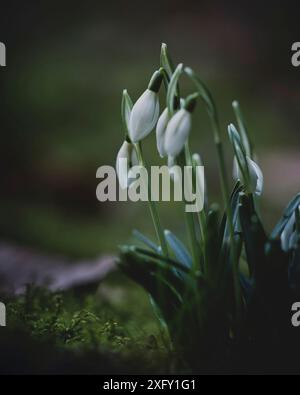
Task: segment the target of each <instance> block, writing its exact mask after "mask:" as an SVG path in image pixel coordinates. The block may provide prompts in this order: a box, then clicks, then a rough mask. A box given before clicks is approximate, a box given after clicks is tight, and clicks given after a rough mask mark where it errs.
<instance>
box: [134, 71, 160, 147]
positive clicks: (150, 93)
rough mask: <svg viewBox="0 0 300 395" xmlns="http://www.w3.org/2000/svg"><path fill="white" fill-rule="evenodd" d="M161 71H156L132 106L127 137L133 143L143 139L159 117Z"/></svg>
mask: <svg viewBox="0 0 300 395" xmlns="http://www.w3.org/2000/svg"><path fill="white" fill-rule="evenodd" d="M162 78H163V76H162V73H161V72H160V71H156V72H155V73H154V74H153V76H152V78H151V81H150V83H149V86H148V89H146V91H145V92H144V93H143V94H142V96H140V98H139V99H138V100H137V101H136V103H135V104H134V106H133V107H132V110H131V114H130V119H129V137H130V139H131V141H132V142H133V143H137V142H139V141H140V140H142V139H144V138H145V137H146V136H147V135H148V134H149V133H150V132H151V131H152V130H153V129H154V127H155V125H156V122H157V120H158V117H159V99H158V94H157V93H158V91H159V88H160V85H161V82H162Z"/></svg>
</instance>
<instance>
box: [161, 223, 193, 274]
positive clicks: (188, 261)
mask: <svg viewBox="0 0 300 395" xmlns="http://www.w3.org/2000/svg"><path fill="white" fill-rule="evenodd" d="M165 236H166V239H167V242H168V244H169V246H170V247H171V249H172V251H173V252H174V254H175V256H176V258H177V259H178V261H179V262H181V263H183V264H184V265H185V266H186V267H188V268H191V267H192V257H191V255H190V253H189V252H188V250H187V248H186V247H185V245H184V244H183V243H182V242H181V241H180V240H179V239H178V238H177V237H176V236H175V235H174V234H173V233H172V232H171V231H170V230H165Z"/></svg>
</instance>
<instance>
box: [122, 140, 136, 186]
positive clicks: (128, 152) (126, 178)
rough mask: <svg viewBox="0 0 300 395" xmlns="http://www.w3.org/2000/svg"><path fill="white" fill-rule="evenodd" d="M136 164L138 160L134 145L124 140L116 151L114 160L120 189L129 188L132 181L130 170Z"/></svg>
mask: <svg viewBox="0 0 300 395" xmlns="http://www.w3.org/2000/svg"><path fill="white" fill-rule="evenodd" d="M138 164H139V161H138V158H137V154H136V150H135V148H134V145H133V144H131V143H129V142H128V141H124V143H123V144H122V146H121V148H120V150H119V152H118V155H117V160H116V170H117V175H118V178H119V183H120V185H121V188H122V189H127V188H129V186H130V185H131V184H132V182H133V181H134V179H133V178H132V177H131V171H130V170H131V168H132V167H133V166H138Z"/></svg>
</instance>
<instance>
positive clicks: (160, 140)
mask: <svg viewBox="0 0 300 395" xmlns="http://www.w3.org/2000/svg"><path fill="white" fill-rule="evenodd" d="M169 120H170V116H169V111H168V109H167V108H166V109H165V110H164V111H163V112H162V114H161V116H160V117H159V119H158V122H157V125H156V144H157V150H158V152H159V155H160V156H161V157H162V158H163V157H164V156H166V151H165V136H166V130H167V125H168V122H169Z"/></svg>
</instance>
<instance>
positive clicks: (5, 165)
mask: <svg viewBox="0 0 300 395" xmlns="http://www.w3.org/2000/svg"><path fill="white" fill-rule="evenodd" d="M299 8H300V7H299V2H298V6H297V3H296V2H295V4H293V3H292V2H283V1H282V2H279V1H274V2H265V3H264V2H262V1H260V2H245V3H243V2H235V3H233V2H229V1H227V2H210V1H184V2H183V1H178V0H172V1H163V0H162V1H152V2H142V1H137V0H131V1H129V2H128V1H127V2H125V1H110V2H100V1H98V2H96V1H85V2H78V1H72V2H54V1H48V0H46V1H43V2H6V4H2V5H1V15H0V41H2V42H4V43H5V44H6V47H7V67H6V68H0V79H1V81H0V83H1V107H0V114H1V117H0V119H1V125H0V133H1V143H0V163H1V166H0V176H1V196H0V238H1V240H5V241H9V242H17V243H19V244H23V245H26V246H30V247H34V248H37V249H39V250H43V251H46V252H51V253H52V252H55V253H63V254H66V255H69V256H73V257H87V256H94V255H96V254H99V253H102V252H116V251H117V245H118V244H120V243H122V242H125V241H127V240H128V239H129V238H130V231H131V229H132V227H133V226H135V227H136V228H139V229H141V230H144V231H145V232H146V233H148V234H150V235H153V231H152V228H151V221H150V217H149V215H148V212H147V211H146V210H147V209H146V208H145V207H144V205H143V204H133V203H122V204H121V203H106V204H104V203H99V202H97V200H96V196H95V191H96V186H97V183H98V181H97V179H96V169H97V168H98V167H99V166H101V165H103V164H111V165H114V162H115V157H116V153H117V151H118V149H119V147H120V145H121V143H122V138H123V131H122V125H121V119H120V96H121V92H122V89H123V88H127V89H128V90H129V93H130V94H131V96H132V98H133V99H134V100H136V99H137V98H138V96H139V95H140V94H141V93H142V92H143V91H144V89H145V88H146V86H147V83H148V80H149V78H150V76H151V74H152V72H153V71H154V69H155V68H157V67H158V62H159V52H160V45H161V42H166V43H167V44H168V48H169V51H170V53H171V55H172V57H173V60H174V62H176V63H178V62H184V63H185V64H188V65H190V66H191V67H192V68H194V70H195V71H197V72H198V74H199V75H200V76H201V78H202V79H203V80H204V81H205V82H206V84H207V85H208V86H209V87H210V89H211V91H212V93H213V95H214V96H215V99H216V101H217V105H218V108H219V112H220V117H221V123H222V131H223V137H224V141H225V142H226V144H227V135H226V125H227V123H228V122H230V121H232V120H233V119H234V118H233V113H232V110H231V102H232V100H233V99H238V100H239V101H240V103H241V106H242V109H243V112H244V116H245V118H246V120H247V125H248V128H249V131H250V133H251V136H252V140H253V141H254V143H255V147H256V151H257V154H258V158H259V163H260V165H261V167H262V169H263V171H264V174H265V191H264V196H263V208H264V210H263V216H264V217H265V220H266V223H267V226H268V228H270V227H271V226H272V225H273V224H274V223H275V222H276V219H277V215H278V214H279V213H280V212H281V210H282V209H283V207H284V206H285V205H286V203H287V202H288V200H289V199H290V198H291V197H292V195H293V194H294V193H296V192H298V191H299V174H300V159H299V152H300V146H299V119H300V118H299V117H300V115H299V102H300V91H299V77H300V67H299V68H295V67H293V66H292V65H291V55H292V53H291V46H292V43H294V42H296V41H300V31H299V30H300V29H299ZM190 88H191V86H190V85H188V84H187V83H186V85H185V86H184V87H183V90H186V93H187V92H188V91H189V89H190ZM196 118H197V119H196V120H195V128H194V130H193V136H192V143H193V150H194V151H197V152H199V153H200V154H201V155H202V156H203V159H204V161H205V166H206V175H207V177H208V188H209V193H210V197H211V200H215V199H216V200H218V199H219V187H218V179H217V164H216V155H215V151H214V147H213V144H212V136H211V132H210V129H209V123H208V120H207V116H206V114H205V111H204V110H203V108H201V106H200V105H199V111H198V112H197V116H196ZM145 146H146V153H147V156H148V160H152V159H153V161H155V162H156V163H162V162H161V161H159V160H158V156H157V154H156V152H155V139H154V134H152V135H151V136H149V137H148V138H147V140H146V141H145ZM226 149H227V152H228V170H229V171H231V166H232V164H231V161H232V160H231V150H230V147H229V146H228V145H226ZM160 208H161V211H162V213H163V220H164V225H165V227H169V228H171V229H172V230H176V231H178V232H179V233H183V232H184V225H183V217H180V216H178V215H174V207H173V206H172V205H171V207H170V208H168V207H166V205H161V206H160Z"/></svg>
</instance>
